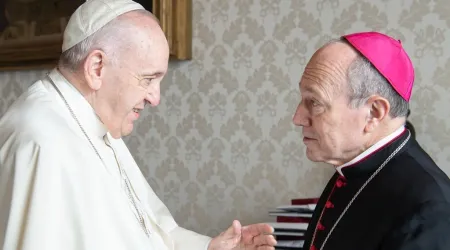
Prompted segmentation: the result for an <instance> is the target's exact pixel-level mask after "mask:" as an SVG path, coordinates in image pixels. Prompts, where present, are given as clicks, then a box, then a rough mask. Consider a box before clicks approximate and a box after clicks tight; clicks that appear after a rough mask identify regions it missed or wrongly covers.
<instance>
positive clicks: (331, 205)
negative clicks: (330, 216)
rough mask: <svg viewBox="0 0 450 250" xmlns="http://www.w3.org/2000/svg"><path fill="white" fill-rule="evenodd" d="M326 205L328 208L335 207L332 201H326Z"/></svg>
mask: <svg viewBox="0 0 450 250" xmlns="http://www.w3.org/2000/svg"><path fill="white" fill-rule="evenodd" d="M325 207H326V208H333V207H334V204H333V203H331V201H327V203H325Z"/></svg>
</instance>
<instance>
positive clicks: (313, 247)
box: [309, 245, 317, 250]
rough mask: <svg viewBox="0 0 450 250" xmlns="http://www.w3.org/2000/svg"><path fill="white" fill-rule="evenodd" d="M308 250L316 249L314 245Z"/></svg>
mask: <svg viewBox="0 0 450 250" xmlns="http://www.w3.org/2000/svg"><path fill="white" fill-rule="evenodd" d="M309 250H317V248H316V247H315V246H314V245H312V246H311V247H310V248H309Z"/></svg>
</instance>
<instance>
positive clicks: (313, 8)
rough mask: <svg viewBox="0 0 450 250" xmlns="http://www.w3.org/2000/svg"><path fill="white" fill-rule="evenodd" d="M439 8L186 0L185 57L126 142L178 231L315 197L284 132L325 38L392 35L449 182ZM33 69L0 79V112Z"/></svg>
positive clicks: (385, 2) (449, 10) (309, 172)
mask: <svg viewBox="0 0 450 250" xmlns="http://www.w3.org/2000/svg"><path fill="white" fill-rule="evenodd" d="M446 3H447V1H444V0H435V1H420V0H395V1H394V0H391V1H389V0H370V1H369V0H366V1H362V0H345V1H343V0H341V1H339V0H316V1H306V0H245V1H242V0H228V1H223V0H194V13H193V18H194V20H193V27H194V42H193V50H194V59H193V60H192V61H189V62H178V63H175V62H174V63H171V65H170V73H169V74H168V75H167V77H166V78H165V80H164V81H163V85H162V94H163V99H162V103H161V105H160V106H159V107H157V108H153V109H148V110H146V111H145V113H144V115H143V116H142V118H141V120H140V121H139V123H138V125H137V128H136V130H135V131H134V133H133V134H132V135H131V136H129V137H127V138H125V140H126V142H127V144H128V146H129V148H130V150H131V151H132V153H133V155H134V156H135V158H136V161H137V162H138V164H139V165H140V167H141V169H142V171H143V173H144V174H145V176H146V177H147V179H148V181H149V182H150V184H151V186H152V187H153V188H154V189H155V191H156V193H157V194H158V195H160V197H161V198H162V200H163V201H164V202H165V203H166V204H167V206H168V207H169V209H170V210H171V211H172V213H173V214H174V216H175V218H176V219H177V221H178V222H179V223H180V224H181V225H182V226H185V227H188V228H191V229H194V230H196V231H198V232H201V233H205V234H209V235H215V234H217V233H218V232H220V231H222V230H224V229H225V228H226V227H228V226H229V225H230V223H231V222H232V219H234V218H238V219H241V220H242V222H243V223H253V222H261V221H267V220H270V218H269V217H268V216H267V210H268V209H270V208H272V207H274V206H277V205H281V204H285V203H288V202H289V199H291V198H298V197H311V196H317V195H319V194H320V192H321V190H322V189H323V187H324V184H325V182H326V181H327V179H328V178H329V176H330V175H331V174H332V171H333V169H332V168H330V167H329V166H325V165H323V164H313V163H311V162H310V161H308V159H307V158H306V157H305V154H304V150H305V148H304V146H303V144H302V142H301V133H300V129H298V128H295V127H294V126H293V125H292V115H293V112H294V110H295V107H296V105H297V103H298V101H299V93H298V81H299V79H300V76H301V73H302V71H303V68H304V66H305V64H306V62H307V61H308V59H309V57H310V56H311V55H312V53H313V52H314V51H315V50H316V49H317V48H318V47H319V46H320V45H322V44H323V43H325V42H326V41H327V40H329V39H331V38H334V37H338V36H339V35H342V34H344V33H349V32H356V31H365V30H378V31H382V32H387V33H388V34H390V35H392V36H394V37H396V38H398V39H400V40H401V41H402V43H403V45H404V46H405V48H406V50H407V51H408V52H409V54H410V56H411V57H412V60H413V62H414V64H415V69H416V74H417V78H416V86H415V88H414V90H413V97H412V103H411V116H410V120H411V122H412V123H413V124H414V126H415V127H416V132H417V137H418V141H419V142H420V143H421V144H422V145H423V146H424V147H425V149H426V150H428V152H429V153H430V155H431V156H432V157H433V158H434V159H435V160H436V162H437V163H438V164H439V165H440V166H441V167H442V169H443V170H444V171H445V172H446V173H448V174H450V117H449V111H448V107H449V106H450V98H449V97H450V83H449V80H450V71H449V68H450V46H449V44H450V5H447V4H446ZM446 44H447V45H446ZM44 73H45V71H26V72H19V71H17V72H2V73H0V91H1V92H0V114H3V112H4V111H5V110H6V108H7V107H8V106H9V105H10V104H11V102H12V101H13V100H14V99H16V98H17V96H18V95H19V94H20V93H21V92H22V91H23V90H24V89H25V88H26V87H27V86H29V85H30V84H31V83H32V82H33V81H34V80H35V79H37V78H38V77H40V76H42V75H43V74H44ZM405 174H407V172H406V173H405Z"/></svg>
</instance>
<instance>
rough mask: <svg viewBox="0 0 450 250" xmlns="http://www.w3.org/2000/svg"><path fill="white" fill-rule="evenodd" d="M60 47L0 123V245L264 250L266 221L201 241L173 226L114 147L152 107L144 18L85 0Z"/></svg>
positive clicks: (162, 62)
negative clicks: (51, 62)
mask: <svg viewBox="0 0 450 250" xmlns="http://www.w3.org/2000/svg"><path fill="white" fill-rule="evenodd" d="M62 50H63V53H62V56H61V58H60V61H59V63H58V67H57V68H55V69H53V70H52V71H51V72H50V73H49V74H48V75H47V76H46V77H44V78H43V79H41V80H39V81H37V82H35V83H34V84H33V85H32V86H31V87H30V88H29V89H28V90H27V91H26V92H25V93H24V94H23V95H21V96H20V97H19V98H18V100H17V101H16V102H15V103H14V104H13V105H12V106H11V107H10V109H9V110H8V111H7V112H6V114H5V115H4V116H3V117H2V118H1V120H0V248H1V249H4V250H16V249H21V250H39V249H45V250H84V249H86V250H87V249H92V250H106V249H108V250H113V249H120V250H125V249H127V250H128V249H136V250H144V249H153V250H168V249H174V250H207V249H208V250H213V249H216V250H219V249H224V250H225V249H259V250H264V249H274V245H275V244H276V241H275V239H274V237H273V236H272V235H271V233H272V232H273V228H272V227H270V226H269V225H267V224H254V225H249V226H241V224H240V223H239V221H234V222H233V223H232V225H231V226H230V227H229V228H228V229H227V230H226V231H224V232H223V233H221V234H220V235H219V236H217V237H215V238H212V239H211V238H210V237H207V236H204V235H200V234H197V233H195V232H192V231H190V230H187V229H184V228H182V227H180V226H178V225H177V223H176V222H175V221H174V219H173V217H172V215H171V214H170V212H169V211H168V209H167V207H166V206H165V205H164V204H163V203H162V202H161V200H160V199H159V198H158V197H157V196H156V195H155V193H154V192H153V190H152V189H151V187H150V186H149V185H148V183H147V182H146V179H145V178H144V176H143V175H142V173H141V172H140V170H139V168H138V166H137V165H136V163H135V161H134V160H133V158H132V155H131V154H130V152H129V150H128V149H127V147H126V146H125V144H124V142H123V141H122V139H121V137H122V136H125V135H128V134H130V133H131V131H132V129H133V123H134V122H135V121H136V120H137V119H138V118H139V113H140V111H142V109H144V106H145V104H146V103H148V104H150V105H151V106H156V105H158V103H159V101H160V82H161V80H162V79H163V77H164V75H165V74H166V71H167V67H168V57H169V47H168V43H167V40H166V38H165V36H164V33H163V31H162V30H161V28H160V26H159V24H158V21H157V20H156V19H155V18H154V16H153V15H152V14H151V13H149V12H147V11H146V10H144V9H143V7H142V6H141V5H139V4H137V3H135V2H133V1H130V0H89V1H87V2H86V3H84V4H83V5H81V6H80V7H79V8H78V9H77V10H76V11H75V13H74V14H73V15H72V17H71V18H70V20H69V23H68V25H67V27H66V30H65V32H64V39H63V45H62Z"/></svg>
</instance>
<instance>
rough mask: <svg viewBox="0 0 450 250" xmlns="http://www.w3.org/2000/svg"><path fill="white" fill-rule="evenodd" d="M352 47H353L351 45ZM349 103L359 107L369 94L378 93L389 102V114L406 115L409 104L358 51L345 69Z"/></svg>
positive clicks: (340, 40) (393, 115)
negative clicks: (356, 55)
mask: <svg viewBox="0 0 450 250" xmlns="http://www.w3.org/2000/svg"><path fill="white" fill-rule="evenodd" d="M336 42H341V43H345V44H348V42H347V41H346V40H345V39H336V40H332V41H330V42H329V44H330V43H336ZM352 48H353V47H352ZM347 80H348V97H349V104H350V105H351V107H353V108H357V107H360V106H361V105H363V104H364V103H366V102H367V100H368V99H369V97H370V96H371V95H379V96H381V97H383V98H386V100H387V101H388V102H389V104H390V106H391V109H390V111H389V115H390V116H391V117H393V118H395V117H406V116H407V114H408V110H409V104H408V102H407V101H406V100H404V99H403V98H402V97H401V96H400V95H399V94H398V93H397V92H396V91H395V89H394V88H393V87H392V86H391V84H390V83H389V82H388V81H387V80H386V78H385V77H384V76H383V75H381V74H380V72H378V70H377V69H376V68H375V67H374V66H373V65H372V63H371V62H369V60H367V59H366V58H365V57H364V56H362V55H361V54H360V53H359V52H358V57H357V58H356V59H355V60H354V61H353V62H352V63H351V64H350V66H349V68H348V70H347Z"/></svg>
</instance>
